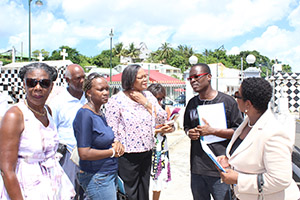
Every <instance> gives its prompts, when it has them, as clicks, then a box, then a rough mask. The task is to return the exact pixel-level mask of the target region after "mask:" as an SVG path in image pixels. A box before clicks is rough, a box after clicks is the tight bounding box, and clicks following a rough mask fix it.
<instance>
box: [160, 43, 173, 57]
mask: <svg viewBox="0 0 300 200" xmlns="http://www.w3.org/2000/svg"><path fill="white" fill-rule="evenodd" d="M158 50H160V55H159V57H160V59H161V60H162V61H164V62H165V61H166V60H167V59H168V58H170V57H171V56H172V55H173V48H172V47H170V43H167V42H165V43H163V44H162V45H161V47H159V48H158Z"/></svg>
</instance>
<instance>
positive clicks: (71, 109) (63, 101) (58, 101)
mask: <svg viewBox="0 0 300 200" xmlns="http://www.w3.org/2000/svg"><path fill="white" fill-rule="evenodd" d="M86 102H87V100H86V98H85V94H84V93H83V95H82V97H81V99H77V98H75V97H73V96H72V95H71V94H70V93H69V92H68V90H67V88H66V89H65V90H64V91H62V92H61V93H59V94H58V96H56V97H55V98H53V100H52V101H51V102H50V108H51V110H52V116H53V119H54V122H55V124H56V127H57V131H58V135H59V142H60V143H62V144H65V145H67V148H68V150H69V151H70V152H72V150H73V148H74V147H75V146H76V139H75V136H74V131H73V121H74V118H75V116H76V114H77V111H78V110H79V109H80V108H81V107H82V106H83V105H84V104H85V103H86Z"/></svg>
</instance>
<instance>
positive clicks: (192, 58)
mask: <svg viewBox="0 0 300 200" xmlns="http://www.w3.org/2000/svg"><path fill="white" fill-rule="evenodd" d="M197 62H198V58H197V57H196V56H194V55H192V56H191V57H190V58H189V63H190V64H191V65H195V64H196V63H197Z"/></svg>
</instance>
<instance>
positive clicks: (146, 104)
mask: <svg viewBox="0 0 300 200" xmlns="http://www.w3.org/2000/svg"><path fill="white" fill-rule="evenodd" d="M148 104H149V101H148V100H147V102H146V103H145V105H144V107H145V108H147V107H148Z"/></svg>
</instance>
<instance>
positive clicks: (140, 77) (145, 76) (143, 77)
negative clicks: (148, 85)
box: [136, 74, 148, 79]
mask: <svg viewBox="0 0 300 200" xmlns="http://www.w3.org/2000/svg"><path fill="white" fill-rule="evenodd" d="M146 78H148V75H147V74H144V75H143V76H139V77H136V79H146Z"/></svg>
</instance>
